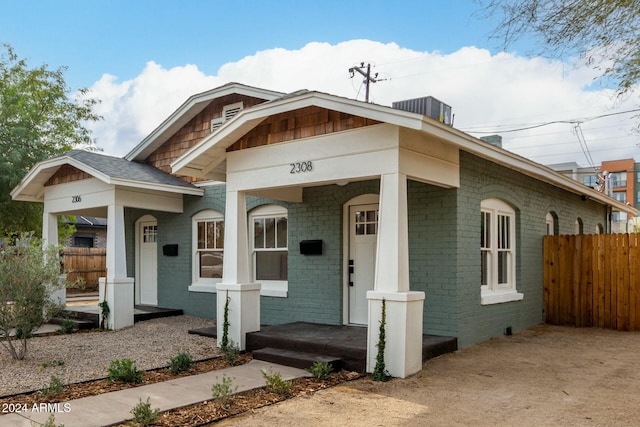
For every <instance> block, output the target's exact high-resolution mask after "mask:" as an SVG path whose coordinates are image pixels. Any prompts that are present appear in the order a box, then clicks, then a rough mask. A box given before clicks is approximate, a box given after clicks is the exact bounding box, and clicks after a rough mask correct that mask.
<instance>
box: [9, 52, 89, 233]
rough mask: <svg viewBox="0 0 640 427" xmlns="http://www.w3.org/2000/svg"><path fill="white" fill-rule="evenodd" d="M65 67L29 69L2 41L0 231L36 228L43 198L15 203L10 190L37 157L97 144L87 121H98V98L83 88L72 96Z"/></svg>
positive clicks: (38, 227) (23, 60) (41, 157)
mask: <svg viewBox="0 0 640 427" xmlns="http://www.w3.org/2000/svg"><path fill="white" fill-rule="evenodd" d="M65 70H66V68H65V67H61V68H58V69H56V70H51V69H49V68H48V66H47V65H46V64H45V65H41V66H39V67H36V68H30V67H29V65H28V64H27V61H26V60H25V59H20V58H19V57H18V55H17V54H16V53H15V51H14V50H13V48H12V47H11V46H9V45H7V44H3V45H0V153H2V156H1V157H0V212H2V215H0V233H2V234H3V235H6V234H7V233H10V232H13V231H37V232H40V230H41V227H42V205H41V204H40V203H25V202H14V201H12V200H11V196H10V194H9V193H10V192H11V190H12V189H13V188H14V187H15V186H16V185H18V183H19V182H20V180H21V179H22V178H23V177H24V176H25V175H26V173H27V172H28V171H29V169H31V167H33V166H34V165H35V164H36V163H37V162H39V161H42V160H44V159H47V158H49V157H53V156H55V155H59V154H61V153H64V152H66V151H69V150H71V149H72V148H74V147H78V146H81V147H82V146H83V147H95V141H94V140H93V139H92V137H91V133H90V131H89V130H88V129H87V128H86V127H85V123H87V122H91V121H96V120H99V119H100V117H99V116H98V115H96V114H95V113H93V111H92V110H93V107H94V105H95V104H96V103H97V101H96V100H94V99H91V98H89V97H88V96H87V92H88V91H87V89H80V90H79V92H78V93H79V95H80V97H82V100H72V99H71V98H70V97H69V95H70V89H69V88H68V86H67V84H66V82H65V80H64V72H65Z"/></svg>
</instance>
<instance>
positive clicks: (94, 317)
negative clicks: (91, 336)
mask: <svg viewBox="0 0 640 427" xmlns="http://www.w3.org/2000/svg"><path fill="white" fill-rule="evenodd" d="M58 318H60V319H71V320H74V321H77V322H81V323H83V324H85V322H87V323H86V327H84V328H83V329H94V328H98V327H99V326H100V316H99V315H98V313H89V312H85V311H75V310H62V311H61V312H60V315H59V316H58ZM89 325H90V326H89Z"/></svg>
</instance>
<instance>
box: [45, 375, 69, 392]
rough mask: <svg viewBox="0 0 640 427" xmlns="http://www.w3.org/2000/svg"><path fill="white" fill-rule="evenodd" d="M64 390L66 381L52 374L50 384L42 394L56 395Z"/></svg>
mask: <svg viewBox="0 0 640 427" xmlns="http://www.w3.org/2000/svg"><path fill="white" fill-rule="evenodd" d="M62 390H64V383H63V382H62V380H61V379H60V378H58V377H56V376H55V375H51V380H50V381H49V385H48V386H47V387H45V388H43V389H42V394H44V395H45V396H55V395H56V394H58V393H62Z"/></svg>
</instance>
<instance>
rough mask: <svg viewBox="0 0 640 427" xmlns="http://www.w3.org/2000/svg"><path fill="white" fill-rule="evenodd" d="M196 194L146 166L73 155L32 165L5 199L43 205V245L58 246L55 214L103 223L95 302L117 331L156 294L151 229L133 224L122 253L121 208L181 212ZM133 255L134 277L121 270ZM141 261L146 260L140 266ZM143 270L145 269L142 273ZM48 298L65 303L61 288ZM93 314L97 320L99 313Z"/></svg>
mask: <svg viewBox="0 0 640 427" xmlns="http://www.w3.org/2000/svg"><path fill="white" fill-rule="evenodd" d="M202 193H203V192H202V190H201V189H198V188H196V187H194V186H193V185H191V184H189V183H187V182H185V181H183V180H181V179H179V178H177V177H175V176H172V175H170V174H168V173H165V172H163V171H161V170H158V169H156V168H154V167H152V166H149V165H146V164H142V163H137V162H130V161H127V160H124V159H121V158H116V157H111V156H105V155H102V154H99V153H94V152H87V151H81V150H73V151H71V152H69V153H66V154H64V155H62V156H59V157H55V158H52V159H49V160H45V161H43V162H40V163H38V164H37V165H36V166H34V167H33V168H32V169H31V171H30V172H29V173H28V174H27V176H25V178H24V179H23V180H22V182H21V183H20V185H18V186H17V187H16V188H15V189H14V190H13V191H12V193H11V195H12V197H13V198H14V199H15V200H23V201H31V202H41V203H43V205H44V209H43V227H42V237H43V241H44V243H45V244H48V245H57V244H58V217H59V216H61V215H62V216H71V215H78V216H79V215H82V216H93V217H99V218H106V219H107V242H106V277H103V278H101V279H100V295H99V301H100V302H106V304H107V305H108V308H109V315H108V317H107V319H106V326H107V327H108V328H109V329H121V328H124V327H127V326H131V325H133V323H134V321H135V309H134V306H135V304H139V303H140V302H146V301H149V299H147V300H145V297H146V295H147V294H145V292H150V293H151V294H153V292H154V290H157V275H156V264H157V250H158V248H157V247H156V244H155V243H156V236H157V226H156V225H154V223H153V218H149V217H144V218H141V219H144V220H145V221H144V222H142V221H140V222H138V223H136V230H135V242H136V243H135V244H136V247H135V254H131V253H129V254H128V253H127V250H126V245H125V241H126V236H125V228H126V227H125V209H126V208H143V209H146V210H147V211H158V212H172V213H181V212H182V211H183V195H185V194H191V195H202ZM138 225H139V226H140V227H138ZM138 228H139V229H138ZM134 256H135V259H136V269H135V273H134V272H133V271H128V270H127V259H128V257H134ZM144 256H148V258H145V260H146V261H145V262H144V263H143V262H140V259H142V257H144ZM143 264H144V265H143ZM145 265H146V266H151V268H147V269H144V268H142V267H143V266H145ZM145 273H146V275H145V276H144V277H143V274H145ZM143 284H144V286H143ZM156 292H157V291H156ZM53 298H54V299H55V300H57V301H58V302H60V303H65V301H66V294H65V292H64V289H63V290H62V291H59V292H58V293H56V295H53ZM151 305H153V303H152V304H151ZM98 314H99V316H102V311H100V312H99V313H98ZM100 320H102V319H100Z"/></svg>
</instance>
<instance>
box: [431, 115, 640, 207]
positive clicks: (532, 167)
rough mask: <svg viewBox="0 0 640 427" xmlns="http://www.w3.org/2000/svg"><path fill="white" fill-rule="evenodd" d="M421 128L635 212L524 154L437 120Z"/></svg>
mask: <svg viewBox="0 0 640 427" xmlns="http://www.w3.org/2000/svg"><path fill="white" fill-rule="evenodd" d="M422 130H423V132H425V133H428V134H431V135H433V136H436V137H438V138H441V139H445V140H447V141H449V142H451V143H453V144H455V145H457V146H458V147H459V148H460V149H461V150H464V151H467V152H469V153H471V154H474V155H477V156H479V157H482V158H484V159H487V160H489V161H491V162H494V163H497V164H499V165H501V166H504V167H506V168H508V169H512V170H516V171H518V172H521V173H522V174H524V175H527V176H530V177H533V178H535V179H537V180H539V181H542V182H546V183H548V184H551V185H553V186H555V187H558V188H561V189H563V190H566V191H569V192H572V193H574V194H580V195H585V196H588V197H589V198H590V199H593V200H596V201H598V202H600V203H602V204H604V205H609V206H611V207H613V208H614V209H615V210H619V211H620V212H626V213H628V214H631V215H637V214H638V210H637V209H635V208H634V207H632V206H629V205H626V204H624V203H622V202H619V201H617V200H615V199H614V198H612V197H609V196H607V195H606V194H604V193H601V192H599V191H596V190H594V189H593V188H591V187H587V186H586V185H584V184H582V183H580V182H578V181H576V180H574V179H571V178H569V177H566V176H564V175H562V174H560V173H558V172H556V171H554V170H553V169H551V168H548V167H546V166H544V165H541V164H539V163H536V162H534V161H533V160H529V159H527V158H525V157H522V156H519V155H517V154H515V153H512V152H511V151H508V150H505V149H503V148H499V147H495V146H493V145H491V144H489V143H486V142H484V141H480V140H478V139H477V138H475V137H473V136H471V135H468V134H466V133H464V132H462V131H459V130H457V129H454V128H451V127H449V126H446V125H442V124H440V123H438V122H435V123H433V122H431V121H429V122H427V121H424V125H423V128H422Z"/></svg>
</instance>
